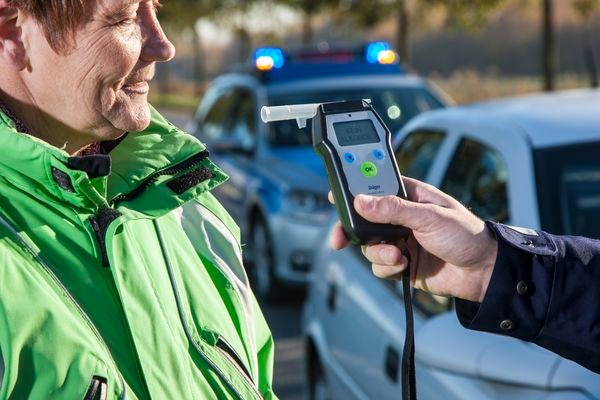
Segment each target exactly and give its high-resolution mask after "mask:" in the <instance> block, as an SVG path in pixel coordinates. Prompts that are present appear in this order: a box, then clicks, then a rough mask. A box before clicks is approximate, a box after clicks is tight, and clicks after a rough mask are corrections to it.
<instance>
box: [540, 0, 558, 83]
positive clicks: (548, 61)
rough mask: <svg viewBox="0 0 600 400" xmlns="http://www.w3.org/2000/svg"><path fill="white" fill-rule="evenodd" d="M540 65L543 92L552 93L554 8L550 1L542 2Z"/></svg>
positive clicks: (555, 59) (554, 79) (554, 44)
mask: <svg viewBox="0 0 600 400" xmlns="http://www.w3.org/2000/svg"><path fill="white" fill-rule="evenodd" d="M541 5H542V48H543V49H542V65H543V70H544V90H545V91H547V92H550V91H553V90H554V87H555V81H556V71H557V69H558V68H557V67H558V66H557V64H558V63H557V57H556V35H555V33H554V7H553V1H552V0H542V4H541Z"/></svg>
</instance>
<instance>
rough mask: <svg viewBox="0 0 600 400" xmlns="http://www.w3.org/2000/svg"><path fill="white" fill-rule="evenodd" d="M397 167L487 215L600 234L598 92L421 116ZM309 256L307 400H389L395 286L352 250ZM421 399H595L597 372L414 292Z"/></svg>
mask: <svg viewBox="0 0 600 400" xmlns="http://www.w3.org/2000/svg"><path fill="white" fill-rule="evenodd" d="M394 144H395V149H397V150H396V157H397V159H398V162H399V166H400V170H401V172H403V173H404V174H405V175H407V176H412V177H416V178H419V179H422V180H424V181H426V182H429V183H431V184H433V185H435V186H437V187H440V188H441V189H443V190H444V191H446V192H447V193H449V194H451V195H453V196H454V197H456V198H457V199H459V200H460V201H461V202H463V203H464V204H465V205H467V206H468V207H470V208H471V209H472V210H473V212H475V213H476V214H478V215H480V216H481V217H482V218H485V219H492V220H496V221H502V222H506V223H508V224H511V225H518V226H523V227H528V228H536V229H544V230H547V231H550V232H553V233H561V234H577V235H585V236H589V237H600V158H599V156H598V155H599V154H600V91H597V90H582V91H570V92H563V93H558V94H550V95H536V96H528V97H522V98H515V99H508V100H501V101H493V102H488V103H481V104H477V105H472V106H466V107H456V108H451V109H446V110H440V111H432V112H429V113H425V114H422V115H421V116H418V117H416V118H415V119H413V120H412V121H411V122H409V123H408V124H407V125H406V126H405V127H404V128H403V129H402V130H401V131H400V133H399V135H398V136H397V137H396V139H395V141H394ZM323 242H325V244H324V245H323V247H322V248H321V250H320V251H319V252H318V255H317V258H316V260H315V274H316V275H317V276H319V277H320V278H319V279H315V280H314V282H313V283H312V285H311V286H310V289H309V294H308V298H307V302H306V305H305V309H304V333H305V335H306V341H307V346H306V348H307V352H308V354H307V360H308V362H307V367H308V377H309V389H310V398H311V399H377V400H384V399H398V398H400V396H401V388H400V385H401V383H400V374H399V373H400V367H401V362H400V361H401V356H402V355H401V351H402V346H403V341H404V332H405V320H404V305H403V303H402V290H401V285H399V284H397V283H393V282H390V281H383V280H379V279H377V278H375V277H374V276H373V275H372V273H371V269H370V265H369V264H368V262H367V261H366V259H365V258H364V257H363V256H362V255H361V253H360V251H359V250H358V249H357V248H356V247H354V248H348V249H345V250H342V251H338V252H335V251H332V250H330V249H329V248H328V245H327V244H326V240H324V241H323ZM413 298H414V302H415V340H416V362H417V366H416V368H417V391H418V394H419V398H420V399H424V400H425V399H450V400H451V399H477V400H487V399H545V400H559V399H561V400H562V399H564V400H567V399H569V400H584V399H586V400H590V399H600V376H599V375H597V374H595V373H593V372H591V371H589V370H587V369H585V368H583V367H581V366H579V365H578V364H576V363H574V362H571V361H568V360H566V359H563V358H561V357H559V356H557V355H556V354H553V353H551V352H549V351H547V350H545V349H543V348H541V347H538V346H536V345H533V344H530V343H525V342H522V341H519V340H516V339H513V338H509V337H503V336H499V335H492V334H488V333H481V332H475V331H469V330H467V329H464V328H462V327H461V326H460V323H459V322H458V320H457V318H456V315H455V314H454V311H453V310H452V302H451V301H450V300H449V299H447V298H443V297H436V296H431V295H429V294H426V293H424V292H421V291H418V290H414V292H413Z"/></svg>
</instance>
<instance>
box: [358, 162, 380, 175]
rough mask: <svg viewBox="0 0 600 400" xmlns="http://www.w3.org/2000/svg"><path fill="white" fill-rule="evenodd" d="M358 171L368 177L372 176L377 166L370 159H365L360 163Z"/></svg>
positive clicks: (375, 172) (375, 173)
mask: <svg viewBox="0 0 600 400" xmlns="http://www.w3.org/2000/svg"><path fill="white" fill-rule="evenodd" d="M360 172H362V174H363V175H364V176H366V177H368V178H372V177H374V176H375V175H377V167H376V166H375V164H373V163H372V162H371V161H365V162H363V163H362V164H360Z"/></svg>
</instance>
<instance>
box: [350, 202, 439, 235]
mask: <svg viewBox="0 0 600 400" xmlns="http://www.w3.org/2000/svg"><path fill="white" fill-rule="evenodd" d="M434 207H436V206H435V205H433V204H420V203H415V202H412V201H408V200H404V199H401V198H400V197H397V196H367V195H362V194H361V195H358V196H356V197H355V199H354V209H355V210H356V211H357V212H358V213H359V214H360V215H361V216H362V217H363V218H365V219H367V220H368V221H371V222H375V223H380V224H394V225H402V226H405V227H407V228H409V229H412V230H415V231H418V230H420V228H421V227H424V226H427V224H428V223H429V221H430V220H431V218H432V216H433V210H434Z"/></svg>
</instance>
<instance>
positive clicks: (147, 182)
mask: <svg viewBox="0 0 600 400" xmlns="http://www.w3.org/2000/svg"><path fill="white" fill-rule="evenodd" d="M206 158H208V151H206V150H204V151H201V152H199V153H197V154H195V155H193V156H191V157H190V158H188V159H187V160H184V161H182V162H180V163H179V164H176V165H174V166H172V167H169V168H166V169H163V170H161V171H156V172H155V173H153V174H152V175H150V176H148V177H147V178H146V179H144V180H143V181H142V183H141V184H140V185H139V186H137V187H136V188H135V189H133V190H132V191H131V192H129V193H126V194H120V195H118V196H116V197H114V198H113V199H112V200H111V201H110V202H109V204H110V205H111V206H112V207H115V205H116V204H117V203H120V202H123V201H130V200H134V199H136V198H138V197H139V196H141V195H142V193H144V192H145V191H146V190H147V189H148V188H149V187H150V186H152V184H154V182H156V180H157V179H158V178H159V177H161V176H165V175H176V174H179V173H181V172H184V171H186V170H188V169H192V168H193V167H195V166H196V165H198V164H200V162H202V161H203V160H204V159H206Z"/></svg>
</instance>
